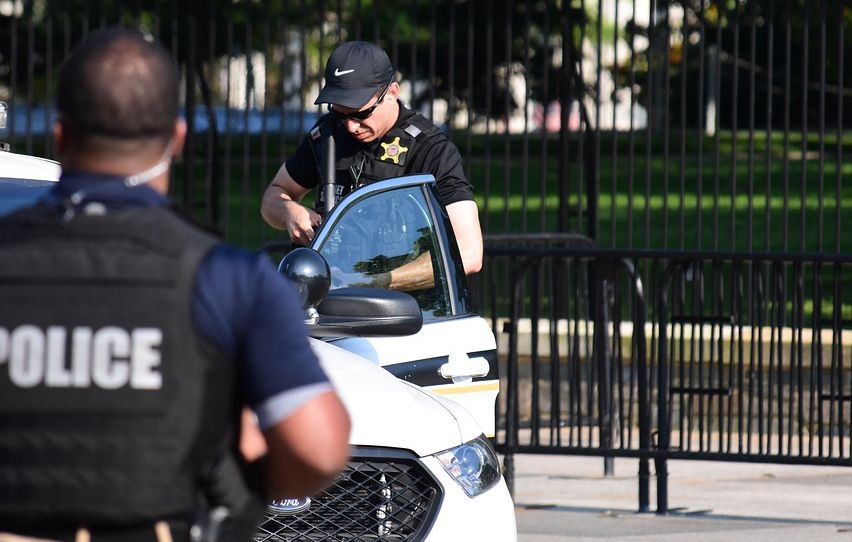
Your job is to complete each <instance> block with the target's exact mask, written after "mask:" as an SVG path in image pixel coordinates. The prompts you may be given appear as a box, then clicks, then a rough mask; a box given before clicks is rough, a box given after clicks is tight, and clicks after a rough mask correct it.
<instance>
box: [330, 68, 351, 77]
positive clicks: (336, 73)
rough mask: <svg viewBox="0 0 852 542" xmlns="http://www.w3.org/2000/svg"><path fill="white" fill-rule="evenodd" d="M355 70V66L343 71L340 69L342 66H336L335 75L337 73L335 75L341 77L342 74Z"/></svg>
mask: <svg viewBox="0 0 852 542" xmlns="http://www.w3.org/2000/svg"><path fill="white" fill-rule="evenodd" d="M354 71H355V69H354V68H353V69H351V70H343V71H340V68H335V69H334V75H335V77H340V76H341V75H346V74H347V73H352V72H354Z"/></svg>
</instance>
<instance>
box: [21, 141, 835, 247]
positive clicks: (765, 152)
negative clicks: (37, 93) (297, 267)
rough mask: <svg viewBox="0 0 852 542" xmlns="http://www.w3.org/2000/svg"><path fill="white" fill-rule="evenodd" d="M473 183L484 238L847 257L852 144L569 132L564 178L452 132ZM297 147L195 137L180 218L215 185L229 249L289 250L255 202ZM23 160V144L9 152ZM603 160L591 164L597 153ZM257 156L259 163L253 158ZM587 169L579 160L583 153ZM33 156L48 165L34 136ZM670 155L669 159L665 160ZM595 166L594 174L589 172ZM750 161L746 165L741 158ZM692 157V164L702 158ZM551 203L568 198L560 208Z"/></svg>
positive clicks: (548, 154)
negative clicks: (563, 238)
mask: <svg viewBox="0 0 852 542" xmlns="http://www.w3.org/2000/svg"><path fill="white" fill-rule="evenodd" d="M452 136H453V140H454V141H455V142H456V144H457V145H458V147H459V148H460V150H461V151H462V153H463V156H464V160H465V164H466V167H467V168H468V169H469V171H470V177H471V180H472V182H473V184H474V190H475V194H476V199H477V202H478V203H479V206H480V211H481V220H482V224H483V229H484V231H485V233H486V234H499V233H507V232H508V233H523V232H529V233H537V232H557V231H560V224H562V228H561V229H563V230H565V231H571V232H578V233H584V234H588V233H589V232H590V231H591V228H594V229H596V231H597V240H598V244H599V245H600V246H602V247H611V248H671V249H678V248H689V249H705V250H714V249H718V250H749V249H751V250H755V251H795V252H801V251H828V252H834V251H835V250H838V249H839V250H840V251H841V252H850V251H852V236H844V235H842V234H841V235H838V232H842V231H843V229H844V228H845V227H847V224H849V223H852V214H850V209H852V183H843V182H842V181H843V179H844V178H845V177H848V175H849V174H850V173H852V132H850V133H846V132H844V133H843V134H842V137H841V138H840V141H838V137H837V134H836V132H832V133H829V134H826V135H825V138H824V140H823V141H820V137H819V134H814V133H809V134H808V136H807V138H804V137H803V135H802V134H801V133H798V132H791V133H789V134H788V135H787V136H786V141H785V134H784V133H783V132H773V133H771V134H767V133H765V132H755V133H754V134H749V133H748V132H747V131H740V132H738V133H737V134H736V138H734V137H733V134H732V133H731V132H721V133H720V134H719V135H718V136H716V137H707V136H703V137H702V136H699V135H698V134H697V133H696V132H695V131H690V132H687V134H686V136H685V137H682V136H681V133H680V131H679V130H677V129H675V130H672V131H671V133H670V135H669V141H668V148H667V147H666V145H665V143H666V142H665V140H664V139H663V137H662V136H660V135H656V137H653V138H652V139H650V140H649V139H648V138H647V134H646V133H645V132H635V133H633V134H632V135H631V134H625V133H620V134H611V133H602V134H601V135H600V140H599V142H598V141H596V140H595V137H594V135H592V136H589V137H586V138H583V139H582V140H581V139H580V137H579V135H578V134H571V136H570V138H569V141H568V145H567V148H568V153H567V155H564V156H565V157H566V158H565V160H564V162H566V164H567V168H566V170H565V172H564V174H562V177H561V178H560V171H561V170H562V167H561V166H560V161H561V160H560V157H561V156H563V154H562V153H561V151H560V148H561V146H560V141H559V139H558V137H557V136H550V137H548V138H546V139H544V140H543V139H542V137H541V135H540V134H530V135H529V136H528V137H524V136H511V137H506V136H504V135H500V134H492V135H490V136H485V135H473V134H467V133H465V132H460V131H456V132H454V133H453V134H452ZM298 139H299V138H298V137H295V136H292V135H291V136H288V137H286V138H284V139H283V140H282V139H281V138H280V137H279V136H277V135H269V136H266V137H261V136H251V137H245V136H243V135H233V136H230V137H227V136H220V138H219V141H218V145H217V149H216V153H215V156H216V162H215V164H208V163H207V162H206V160H207V152H206V148H205V147H204V146H203V145H204V144H205V142H206V141H205V138H203V137H198V138H197V147H196V152H195V156H196V169H195V174H194V182H193V183H192V185H191V190H190V194H189V198H190V200H191V201H190V202H189V205H188V206H187V207H188V209H189V211H190V212H191V213H192V214H193V215H195V216H196V217H197V218H199V219H201V220H204V219H205V217H206V216H207V215H208V214H209V210H208V209H207V206H208V205H209V202H208V196H207V191H206V184H207V182H206V177H207V175H208V172H210V171H212V170H213V168H215V170H216V172H217V174H218V178H219V191H218V193H219V217H220V218H219V221H218V224H216V226H217V227H218V228H219V229H220V230H222V231H224V232H225V234H226V236H227V237H228V239H230V240H232V241H234V242H237V243H239V244H242V245H247V246H250V247H257V246H260V245H261V244H263V243H264V242H267V241H271V240H276V239H281V238H286V234H282V232H278V231H275V230H273V229H271V228H269V227H268V226H266V224H265V223H263V222H262V220H261V218H260V213H259V208H260V197H261V194H262V193H263V190H264V188H265V186H266V184H267V183H268V181H269V180H270V179H271V177H272V176H273V175H274V173H275V171H276V170H277V168H278V166H279V165H280V160H281V157H283V156H287V155H288V154H290V153H292V152H293V151H294V148H295V145H296V143H297V142H298ZM13 145H15V150H17V151H18V152H24V145H23V141H18V142H13ZM597 148H599V149H600V150H599V152H598V151H596V149H597ZM264 151H266V156H267V158H266V159H264V158H263V154H264ZM581 151H582V152H583V153H585V155H586V159H585V160H579V157H580V152H581ZM32 152H33V153H34V154H45V153H44V149H43V138H35V139H34V141H33V148H32ZM666 153H668V154H666ZM597 156H599V162H598V163H599V171H598V173H597V176H595V175H594V171H593V169H592V167H591V165H592V164H593V163H594V161H595V158H596V157H597ZM750 157H751V159H750ZM699 158H700V160H699ZM183 177H184V169H183V166H182V164H181V163H180V162H179V163H178V164H177V167H176V168H175V182H174V183H173V190H172V192H173V195H174V196H175V198H176V199H177V200H178V202H179V203H183V202H184V197H183V195H184V179H183ZM595 185H597V187H598V188H597V198H598V206H597V208H598V214H597V222H596V223H594V224H592V223H590V220H589V216H590V215H589V203H590V200H589V196H590V194H589V192H590V187H592V186H595ZM560 193H563V194H565V195H566V197H565V198H560Z"/></svg>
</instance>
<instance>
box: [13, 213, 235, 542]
mask: <svg viewBox="0 0 852 542" xmlns="http://www.w3.org/2000/svg"><path fill="white" fill-rule="evenodd" d="M216 242H217V241H216V240H215V239H214V238H213V237H212V236H209V235H207V234H205V233H202V232H201V230H199V229H197V228H195V227H193V226H191V225H189V224H188V223H187V222H186V221H184V220H183V219H181V218H180V217H178V216H177V215H175V214H174V213H173V212H171V211H169V210H167V209H150V208H148V209H144V210H143V209H132V210H126V211H120V212H115V213H108V214H106V215H100V216H77V217H75V218H73V219H71V220H69V221H63V219H62V214H61V211H59V210H56V209H47V208H43V207H41V208H40V207H36V208H34V209H27V210H25V211H22V212H19V213H16V214H14V215H12V216H11V217H8V218H5V219H2V220H0V525H3V523H4V518H6V520H7V521H11V520H14V521H18V522H36V523H40V522H47V521H48V520H50V521H51V522H52V523H59V522H63V521H68V522H73V523H77V524H88V525H97V524H139V523H145V522H148V521H151V520H157V519H163V518H173V517H185V518H188V519H189V518H191V515H192V514H193V511H194V509H195V508H196V505H197V498H198V491H199V487H201V486H202V485H204V484H205V483H207V481H205V480H204V478H205V476H207V474H206V473H207V472H208V471H211V470H213V469H216V468H219V467H217V465H219V464H221V462H222V461H223V458H226V459H229V460H230V459H231V452H230V450H231V449H232V445H233V443H234V437H233V435H234V430H235V424H236V419H237V414H238V403H237V399H236V397H235V393H236V392H235V389H236V386H235V385H234V367H233V362H232V360H230V359H227V358H226V357H225V355H224V354H223V353H222V352H220V351H218V349H216V348H214V347H213V346H211V345H210V344H209V343H207V342H205V341H204V340H203V339H202V338H201V337H199V335H198V333H197V332H196V331H195V330H194V325H193V319H192V314H191V299H192V289H193V284H194V279H195V275H196V271H197V268H198V266H199V263H200V261H201V258H202V257H203V256H204V254H205V253H207V252H208V251H209V250H210V249H211V248H212V247H213V246H214V244H215V243H216ZM0 530H2V529H0Z"/></svg>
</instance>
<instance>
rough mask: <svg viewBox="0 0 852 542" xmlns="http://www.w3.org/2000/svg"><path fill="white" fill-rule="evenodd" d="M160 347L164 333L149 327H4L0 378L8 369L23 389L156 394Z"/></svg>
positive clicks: (159, 383) (160, 380)
mask: <svg viewBox="0 0 852 542" xmlns="http://www.w3.org/2000/svg"><path fill="white" fill-rule="evenodd" d="M162 342H163V332H162V330H161V329H157V328H150V327H140V328H134V329H132V330H126V329H122V328H120V327H116V326H106V327H102V328H100V329H92V328H90V327H83V326H81V327H74V328H72V329H70V330H69V329H66V328H65V327H63V326H49V327H48V328H47V329H42V328H40V327H37V326H34V325H29V324H25V325H21V326H18V327H16V328H14V329H12V330H11V331H10V330H8V329H6V328H4V327H2V326H0V375H2V373H3V372H5V371H3V366H4V365H5V366H6V369H8V375H9V381H10V382H11V383H12V385H14V386H17V387H19V388H32V387H35V386H38V385H44V386H47V387H50V388H91V387H97V388H101V389H106V390H116V389H120V388H123V387H128V386H129V387H130V388H132V389H137V390H158V389H160V388H161V387H162V385H163V375H162V373H161V372H160V361H161V359H160V356H161V352H160V346H161V344H162Z"/></svg>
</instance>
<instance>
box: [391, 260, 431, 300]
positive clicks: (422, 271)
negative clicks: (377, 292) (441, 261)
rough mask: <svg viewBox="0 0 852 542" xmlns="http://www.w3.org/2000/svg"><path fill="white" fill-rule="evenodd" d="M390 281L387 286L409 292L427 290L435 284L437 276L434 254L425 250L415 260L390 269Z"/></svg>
mask: <svg viewBox="0 0 852 542" xmlns="http://www.w3.org/2000/svg"><path fill="white" fill-rule="evenodd" d="M389 279H390V280H389V283H388V285H387V286H386V288H389V289H391V290H399V291H401V292H408V291H414V290H426V289H429V288H432V287H433V286H435V276H434V273H433V271H432V254H431V252H429V251H426V252H424V253H423V254H421V255H420V256H418V257H417V258H416V259H414V260H413V261H410V262H408V263H407V264H405V265H401V266H399V267H397V268H396V269H393V270H392V271H390V277H389Z"/></svg>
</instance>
